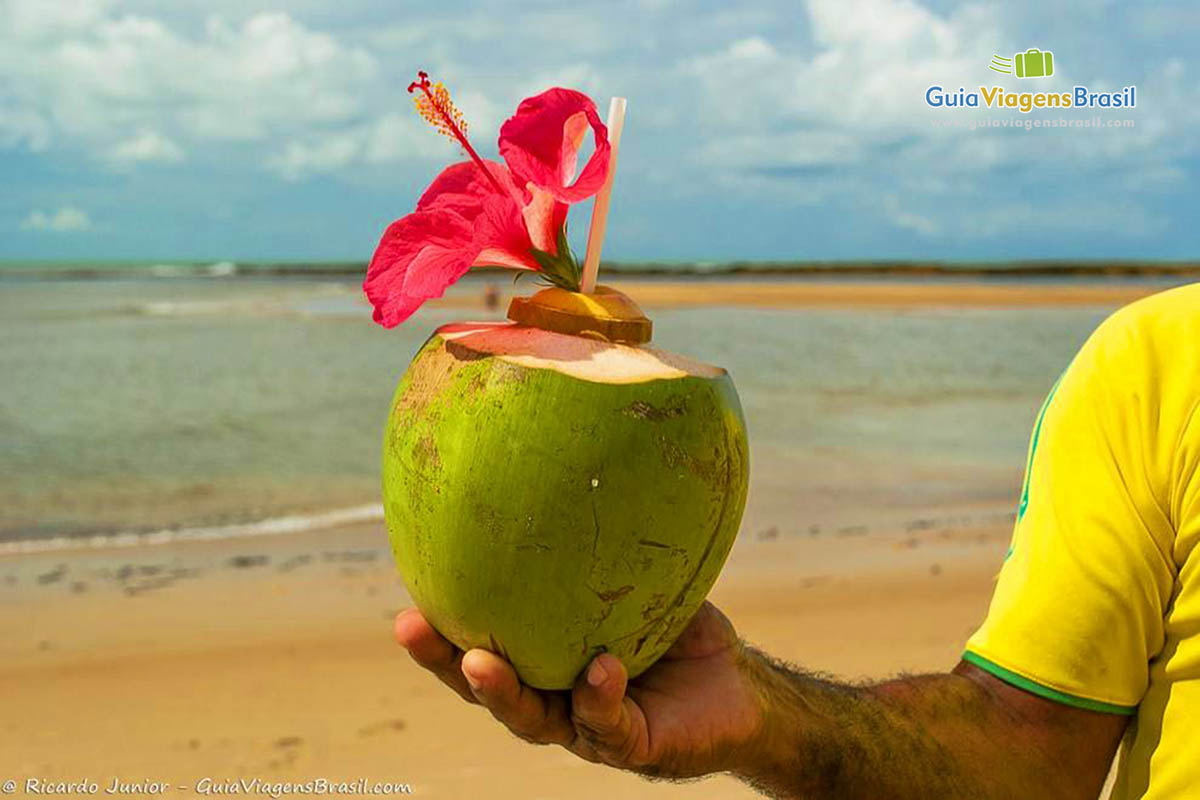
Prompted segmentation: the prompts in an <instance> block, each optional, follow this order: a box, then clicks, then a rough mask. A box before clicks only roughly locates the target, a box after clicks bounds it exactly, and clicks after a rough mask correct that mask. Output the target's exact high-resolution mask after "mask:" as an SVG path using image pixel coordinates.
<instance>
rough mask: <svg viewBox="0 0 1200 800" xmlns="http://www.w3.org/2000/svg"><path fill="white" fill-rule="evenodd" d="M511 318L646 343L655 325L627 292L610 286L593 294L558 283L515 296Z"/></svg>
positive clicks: (589, 335)
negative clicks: (560, 285) (562, 287)
mask: <svg viewBox="0 0 1200 800" xmlns="http://www.w3.org/2000/svg"><path fill="white" fill-rule="evenodd" d="M508 318H509V319H511V320H512V321H513V322H516V323H518V324H520V325H528V326H530V327H533V328H541V329H543V330H548V331H554V332H555V333H565V334H569V335H571V336H584V337H587V338H590V339H600V340H603V341H606V342H617V343H619V344H635V345H636V344H645V343H646V342H648V341H650V336H651V334H652V332H653V327H654V324H653V323H652V322H651V321H650V320H649V319H648V318H647V317H646V315H645V314H643V313H642V309H640V308H638V304H637V303H635V302H633V300H632V299H630V297H629V296H628V295H626V294H625V293H623V292H618V291H617V290H616V289H613V288H612V287H609V286H597V287H596V291H595V292H593V293H591V294H583V293H582V292H571V291H567V290H566V289H560V288H559V287H557V286H555V287H552V288H549V289H543V290H541V291H540V292H538V293H537V294H535V295H533V296H532V297H514V298H513V299H512V302H511V303H510V304H509V306H508Z"/></svg>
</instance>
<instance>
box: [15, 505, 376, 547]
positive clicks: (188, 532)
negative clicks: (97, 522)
mask: <svg viewBox="0 0 1200 800" xmlns="http://www.w3.org/2000/svg"><path fill="white" fill-rule="evenodd" d="M381 519H383V506H382V505H381V504H378V503H376V504H372V505H365V506H354V507H352V508H339V509H335V510H333V511H325V512H322V513H320V514H296V515H292V516H286V517H272V518H270V519H264V520H259V521H258V522H247V523H243V524H240V525H215V526H212V527H207V528H178V529H173V528H164V529H163V530H159V531H148V532H145V533H136V532H128V533H113V534H102V535H96V536H83V537H67V536H60V537H56V538H54V539H30V540H27V541H20V542H0V556H10V555H29V554H34V553H56V552H61V551H65V550H98V549H102V548H110V547H121V548H124V547H149V546H154V545H161V544H170V543H172V542H199V541H216V540H220V539H247V538H252V537H256V536H278V535H280V534H285V533H301V532H303V531H313V530H322V529H325V528H335V527H337V526H339V525H348V524H350V523H354V522H375V521H377V520H381Z"/></svg>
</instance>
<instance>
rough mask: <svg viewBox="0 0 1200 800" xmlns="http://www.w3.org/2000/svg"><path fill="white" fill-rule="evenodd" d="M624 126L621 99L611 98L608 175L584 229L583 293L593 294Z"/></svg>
mask: <svg viewBox="0 0 1200 800" xmlns="http://www.w3.org/2000/svg"><path fill="white" fill-rule="evenodd" d="M624 126H625V98H624V97H614V98H613V99H612V102H611V103H609V104H608V143H609V146H610V147H611V148H612V150H611V151H610V153H609V156H608V175H607V176H606V177H605V178H604V186H603V187H601V189H600V193H599V194H597V195H596V200H595V202H594V203H593V205H592V227H591V228H589V229H588V243H587V256H586V257H585V258H584V260H583V277H582V279H581V280H580V282H579V290H580V291H581V292H583V293H584V294H591V293H592V292H594V291H596V273H598V272H599V271H600V248H601V247H603V246H604V231H605V228H607V227H608V199H609V197H610V196H611V195H612V186H613V176H614V175H616V173H617V150H618V148H619V147H620V146H621V128H623V127H624Z"/></svg>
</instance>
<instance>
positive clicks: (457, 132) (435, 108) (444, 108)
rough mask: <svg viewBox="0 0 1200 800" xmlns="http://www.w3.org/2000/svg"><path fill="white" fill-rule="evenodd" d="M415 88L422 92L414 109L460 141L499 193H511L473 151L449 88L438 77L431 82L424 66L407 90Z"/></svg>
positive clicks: (465, 126) (411, 92)
mask: <svg viewBox="0 0 1200 800" xmlns="http://www.w3.org/2000/svg"><path fill="white" fill-rule="evenodd" d="M417 89H419V90H420V92H421V93H420V94H418V95H417V96H416V97H414V98H413V103H414V104H415V105H416V107H417V113H419V114H420V115H421V116H422V117H423V118H424V119H425V120H426V121H428V122H429V124H431V125H433V127H434V128H436V129H437V131H438V132H439V133H441V134H443V135H444V136H449V137H450V138H451V139H454V140H455V141H457V142H458V143H459V144H460V145H462V148H463V149H464V150H466V151H467V155H468V156H470V157H471V160H472V161H474V162H475V165H476V166H477V167H479V168H480V169H481V170H483V174H484V175H486V176H487V177H488V180H490V181H491V182H492V185H493V186H495V187H496V190H497V191H499V192H500V193H501V194H510V192H508V191H507V190H505V188H504V187H503V186H501V185H500V181H498V180H496V176H495V175H493V174H492V171H491V170H490V169H488V168H487V165H486V164H484V163H483V159H482V158H480V157H479V154H478V153H476V152H475V148H474V147H471V143H470V142H469V141H467V123H466V120H464V119H463V115H462V112H461V111H459V110H458V108H456V107H455V105H454V103H453V101H451V99H450V92H449V90H448V89H446V87H445V86H444V85H443V84H442V83H441V82H440V81H439V82H438V83H431V82H430V81H429V73H427V72H425V71H424V70H420V71H418V72H417V80H415V81H413V82H412V83H410V84H409V85H408V93H409V94H413V92H414V90H417Z"/></svg>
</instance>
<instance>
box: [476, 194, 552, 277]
mask: <svg viewBox="0 0 1200 800" xmlns="http://www.w3.org/2000/svg"><path fill="white" fill-rule="evenodd" d="M473 225H474V228H475V244H476V245H477V246H478V248H479V251H480V252H479V255H478V256H477V257H476V259H475V264H476V265H477V266H484V265H496V266H504V267H516V268H518V269H533V270H536V269H538V263H537V261H535V260H534V258H533V253H532V252H531V250H532V248H533V247H534V246H535V245H534V244H533V242H532V241H530V237H529V230H528V229H527V228H526V226H525V220H524V219H523V218H522V214H521V210H520V209H519V208H517V205H516V203H514V202H513V201H512V199H511V198H508V197H502V196H500V195H493V196H491V197H488V198H485V199H484V200H483V206H482V210H481V212H480V214H479V216H477V217H476V218H475V220H474V221H473Z"/></svg>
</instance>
